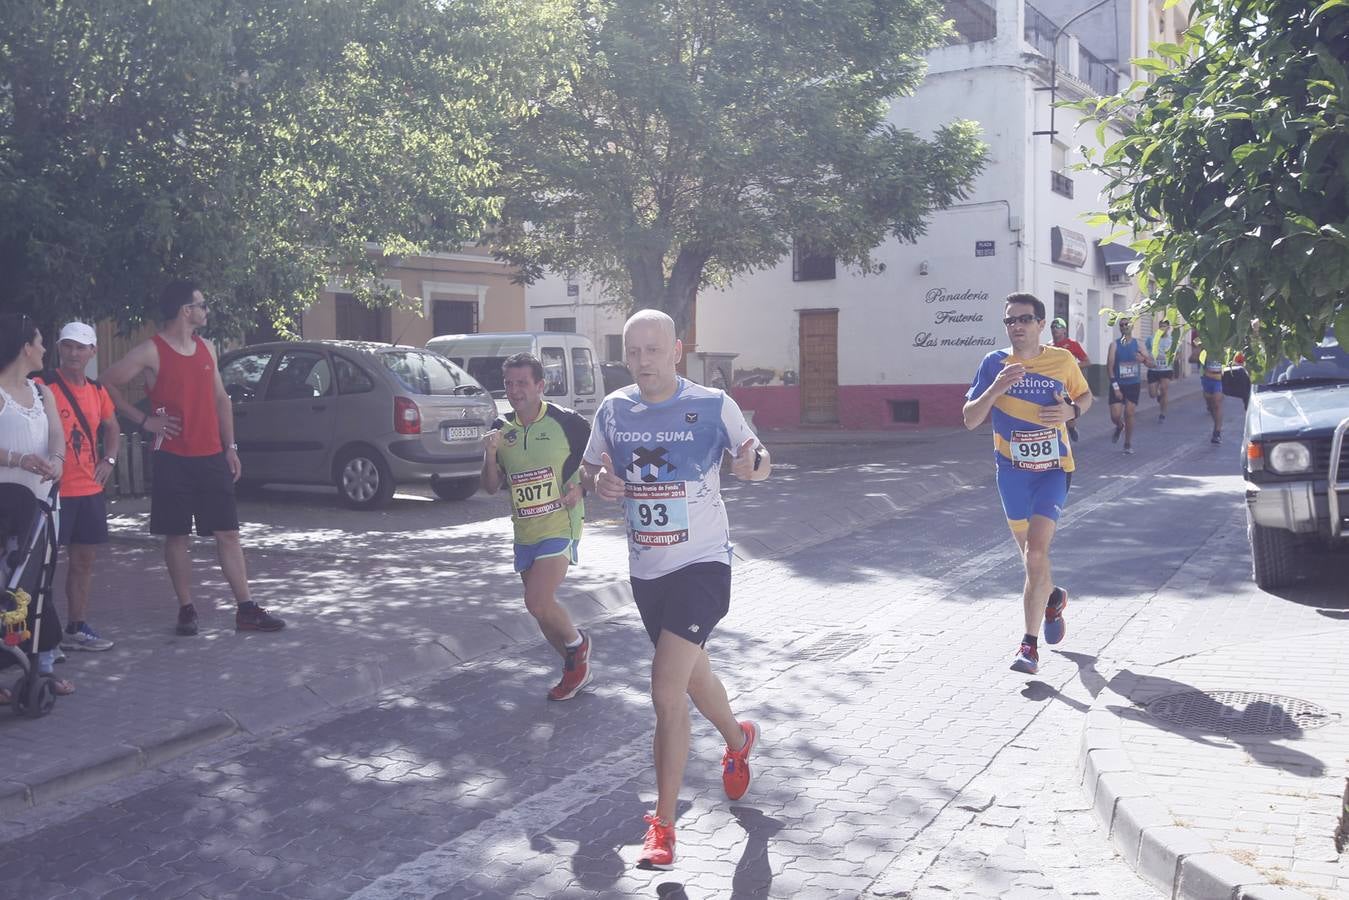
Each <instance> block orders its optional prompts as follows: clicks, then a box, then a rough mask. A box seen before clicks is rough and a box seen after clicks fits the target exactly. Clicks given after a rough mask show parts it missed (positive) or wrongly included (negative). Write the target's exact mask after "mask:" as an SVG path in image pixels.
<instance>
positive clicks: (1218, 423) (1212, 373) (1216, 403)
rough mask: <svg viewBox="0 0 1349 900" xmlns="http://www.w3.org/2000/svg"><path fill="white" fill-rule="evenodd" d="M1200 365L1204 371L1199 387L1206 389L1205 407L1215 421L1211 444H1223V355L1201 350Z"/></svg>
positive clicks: (1200, 377)
mask: <svg viewBox="0 0 1349 900" xmlns="http://www.w3.org/2000/svg"><path fill="white" fill-rule="evenodd" d="M1199 364H1200V365H1201V366H1203V370H1202V371H1201V372H1200V373H1199V386H1200V387H1202V388H1203V389H1204V405H1205V406H1207V407H1208V414H1209V417H1210V418H1212V419H1213V435H1212V436H1211V437H1210V438H1209V443H1210V444H1221V443H1222V442H1223V357H1222V354H1221V353H1210V352H1209V351H1208V350H1201V351H1200V353H1199Z"/></svg>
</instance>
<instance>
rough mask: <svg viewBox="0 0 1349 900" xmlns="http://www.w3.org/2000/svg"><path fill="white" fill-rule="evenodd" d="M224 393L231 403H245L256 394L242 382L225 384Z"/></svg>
mask: <svg viewBox="0 0 1349 900" xmlns="http://www.w3.org/2000/svg"><path fill="white" fill-rule="evenodd" d="M225 395H226V396H227V397H229V398H230V402H232V403H247V402H248V401H249V400H252V399H253V398H254V397H256V396H257V394H255V393H254V392H253V389H252V388H248V387H245V386H244V385H242V384H227V385H225Z"/></svg>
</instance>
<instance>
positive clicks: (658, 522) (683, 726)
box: [585, 309, 772, 869]
mask: <svg viewBox="0 0 1349 900" xmlns="http://www.w3.org/2000/svg"><path fill="white" fill-rule="evenodd" d="M623 347H624V353H625V354H626V357H627V363H628V368H629V369H631V370H632V374H633V376H634V377H635V378H636V379H637V383H636V384H635V385H630V386H628V387H625V388H620V389H619V390H617V391H615V392H614V393H612V394H610V395H609V396H608V397H606V398H605V399H604V403H603V404H601V405H600V409H599V412H597V413H596V414H595V429H594V431H593V432H592V433H591V436H590V445H589V446H588V447H587V448H586V453H585V468H586V473H587V476H588V477H589V478H591V479H592V480H593V482H594V485H595V488H596V490H597V491H598V492H599V495H600V496H601V497H603V498H605V499H606V500H622V501H623V505H624V508H625V513H626V517H627V522H628V566H629V570H630V573H631V576H632V578H631V581H632V593H633V597H634V599H635V600H636V601H637V609H638V611H639V612H640V613H641V615H642V624H643V625H644V626H646V632H647V635H648V636H649V637H650V638H651V642H652V643H653V644H655V645H656V654H655V658H654V659H653V660H652V662H651V701H652V705H653V706H654V707H655V710H656V738H655V742H654V748H653V749H654V756H655V764H656V791H657V799H656V810H655V812H653V813H651V814H650V815H648V816H646V823H647V825H648V828H647V831H646V838H645V839H644V841H643V844H642V852H641V854H640V855H639V856H638V858H637V865H638V867H640V868H648V869H668V868H670V867H671V866H672V865H673V864H674V858H675V828H674V820H675V814H676V812H677V804H678V802H679V789H680V786H681V785H682V784H683V781H684V766H685V765H686V764H687V762H688V755H689V700H690V698H691V699H692V700H693V705H694V706H696V707H698V711H699V712H700V713H702V714H703V717H704V718H706V719H707V720H708V721H709V722H711V723H712V724H713V725H715V726H716V728H717V730H718V731H720V732H721V736H722V738H723V739H724V740H725V741H726V752H725V754H724V755H723V756H722V760H721V765H722V771H721V783H722V787H723V789H724V790H725V791H726V796H727V797H729V798H730V799H732V800H739V799H740V798H741V797H743V796H744V795H745V792H746V791H747V790H748V789H749V783H750V769H749V755H750V752H751V751H752V750H753V749H754V746H755V744H756V743H757V741H758V737H759V727H758V726H757V725H756V724H755V723H753V722H749V721H738V720H737V719H736V717H735V713H734V712H732V711H731V704H730V702H729V701H728V700H727V698H726V689H725V688H724V687H723V686H722V684H721V681H720V680H719V679H718V678H717V676H716V675H714V674H713V673H712V665H711V662H710V661H709V659H708V655H707V651H706V650H705V649H703V648H704V646H705V645H706V643H707V639H708V637H709V636H710V635H711V634H712V629H713V628H715V627H716V625H717V623H718V622H720V621H721V619H722V617H723V616H725V615H726V613H727V611H728V610H729V609H730V604H731V534H730V526H729V525H728V523H727V520H726V506H725V504H724V503H723V502H722V500H721V464H722V460H723V458H725V457H727V456H729V457H730V460H731V473H732V474H733V475H735V476H736V477H737V478H740V479H741V480H743V481H762V480H763V479H765V478H767V477H768V474H769V472H770V471H771V470H772V462H771V460H770V459H769V456H768V451H767V450H765V449H764V447H763V445H761V444H760V443H759V440H758V438H757V437H755V435H754V432H753V431H751V430H750V427H749V425H748V424H747V423H746V422H745V416H744V414H743V413H741V412H740V407H739V406H737V405H736V403H735V401H734V400H732V399H731V398H730V396H728V395H727V394H726V393H725V392H723V391H720V390H717V389H716V388H709V387H703V386H702V385H698V384H694V383H693V382H691V381H688V380H686V379H684V378H681V377H680V376H679V375H678V374H676V372H675V364H676V363H677V362H678V361H679V356H680V354H681V353H682V352H683V349H684V348H683V344H682V343H680V342H679V341H678V340H676V338H675V326H674V321H673V320H672V319H671V318H670V317H669V316H667V315H666V314H665V313H663V312H659V311H657V310H652V309H646V310H641V311H640V312H637V313H635V314H634V315H633V316H632V318H630V319H628V321H627V324H625V325H624V326H623Z"/></svg>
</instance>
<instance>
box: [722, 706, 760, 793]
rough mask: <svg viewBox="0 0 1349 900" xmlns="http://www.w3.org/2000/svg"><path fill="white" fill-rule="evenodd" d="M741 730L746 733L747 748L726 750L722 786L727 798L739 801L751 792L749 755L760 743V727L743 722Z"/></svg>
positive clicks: (723, 760) (728, 748)
mask: <svg viewBox="0 0 1349 900" xmlns="http://www.w3.org/2000/svg"><path fill="white" fill-rule="evenodd" d="M740 730H741V731H743V732H744V733H745V746H743V747H741V748H740V749H739V750H732V749H731V748H730V747H727V748H726V753H725V754H723V755H722V757H721V786H722V787H723V788H725V789H726V796H727V797H729V798H730V799H732V800H739V799H740V798H741V797H743V796H745V791H747V790H749V782H750V778H751V777H752V776H751V774H750V770H749V755H750V753H751V752H752V751H753V750H754V745H755V744H757V743H758V742H759V726H758V725H756V724H754V723H753V722H741V723H740Z"/></svg>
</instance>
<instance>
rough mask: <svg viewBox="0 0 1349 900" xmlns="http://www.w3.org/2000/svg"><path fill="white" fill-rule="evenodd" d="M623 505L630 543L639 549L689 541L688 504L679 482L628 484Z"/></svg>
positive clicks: (682, 486) (684, 489)
mask: <svg viewBox="0 0 1349 900" xmlns="http://www.w3.org/2000/svg"><path fill="white" fill-rule="evenodd" d="M624 495H625V496H624V499H623V506H624V511H625V513H626V515H627V520H628V534H629V535H631V536H632V542H633V543H634V544H638V545H639V546H642V547H669V546H671V545H673V544H682V543H684V542H686V541H687V540H688V539H689V503H688V494H687V488H686V487H685V485H684V482H682V481H668V482H659V483H656V484H633V483H629V484H628V485H627V486H626V487H625V488H624Z"/></svg>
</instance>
